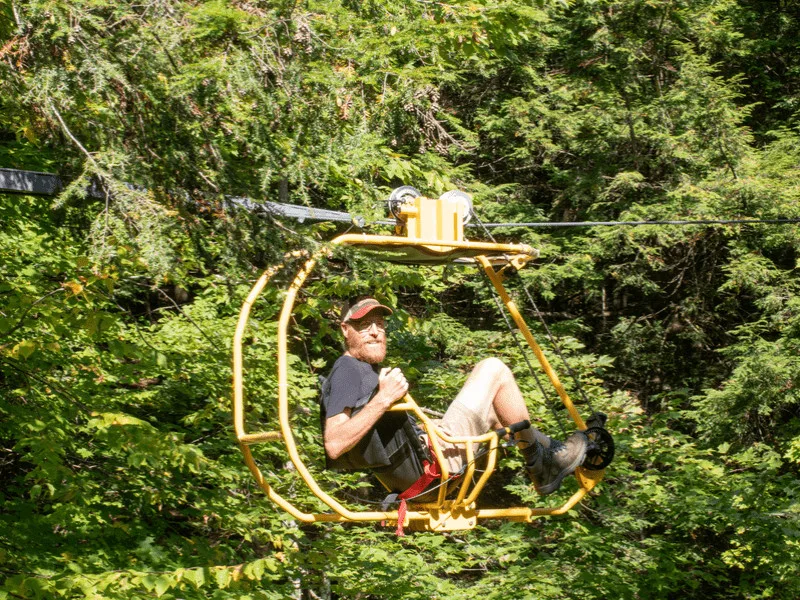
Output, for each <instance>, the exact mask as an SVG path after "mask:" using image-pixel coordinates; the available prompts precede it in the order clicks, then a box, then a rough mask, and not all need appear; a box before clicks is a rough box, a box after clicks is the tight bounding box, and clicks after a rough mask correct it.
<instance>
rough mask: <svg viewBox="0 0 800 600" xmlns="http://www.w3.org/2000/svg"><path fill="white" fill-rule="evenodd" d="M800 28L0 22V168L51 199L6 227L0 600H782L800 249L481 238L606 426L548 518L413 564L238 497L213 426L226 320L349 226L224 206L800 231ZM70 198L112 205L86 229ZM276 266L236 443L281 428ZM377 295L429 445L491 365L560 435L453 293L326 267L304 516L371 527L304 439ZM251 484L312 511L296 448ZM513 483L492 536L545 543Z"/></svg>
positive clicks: (294, 337) (655, 2) (355, 261)
mask: <svg viewBox="0 0 800 600" xmlns="http://www.w3.org/2000/svg"><path fill="white" fill-rule="evenodd" d="M795 13H796V10H795V9H794V8H793V7H792V6H791V3H774V2H764V1H762V0H682V1H680V2H674V1H668V0H646V1H645V0H636V1H626V2H621V1H619V0H591V1H590V0H581V1H573V2H564V1H540V2H536V3H527V4H526V3H519V2H512V1H511V0H479V1H477V2H472V3H458V2H457V3H451V4H443V3H437V2H411V3H398V2H394V3H393V2H387V1H385V0H374V1H371V2H350V1H340V0H310V1H309V2H306V3H300V4H296V3H275V2H233V1H224V0H213V1H208V2H205V1H200V2H185V1H182V0H165V1H162V2H155V3H150V4H146V5H143V4H141V3H132V2H107V1H103V0H33V1H30V2H24V3H23V2H18V1H16V0H5V1H2V2H0V167H9V168H22V169H31V170H41V171H50V172H54V171H57V172H59V173H60V174H61V175H63V176H64V177H65V178H66V179H67V180H68V182H69V185H68V186H67V188H66V189H65V190H64V192H62V193H61V194H60V195H59V196H58V197H57V198H56V199H55V201H51V200H49V199H42V198H31V197H27V196H11V195H0V600H2V599H5V598H54V597H55V598H58V597H64V598H82V597H87V598H126V599H127V598H151V597H159V598H209V597H210V598H220V599H222V598H254V599H255V598H287V597H293V598H313V597H322V598H393V597H398V598H399V597H403V598H456V597H458V598H462V597H463V598H500V597H507V596H508V595H509V594H510V593H512V594H515V595H518V596H521V597H531V598H598V599H600V598H631V599H634V598H675V597H687V598H786V599H790V598H796V597H798V595H800V588H799V587H798V578H797V577H796V565H797V563H798V561H800V547H798V543H797V540H798V539H799V538H800V526H799V525H798V523H799V522H800V521H799V520H798V515H800V508H798V497H799V496H800V488H798V475H799V474H800V473H799V465H800V421H798V416H799V415H800V413H798V409H799V407H800V398H798V395H797V392H796V389H797V381H798V377H799V376H800V375H799V374H800V363H798V359H797V355H798V350H800V349H799V348H798V342H797V340H798V339H800V321H798V312H799V311H798V309H799V308H800V307H799V306H798V300H797V297H798V291H799V290H798V283H797V276H796V270H797V266H798V256H799V255H800V236H799V235H798V229H797V227H796V225H780V226H767V225H737V226H725V225H707V226H705V225H704V226H692V227H681V228H679V227H659V228H655V227H639V228H602V227H594V228H590V229H577V228H573V229H566V230H549V229H533V228H523V227H515V228H511V227H506V228H497V229H494V230H493V231H492V234H493V235H494V236H495V237H496V238H497V239H498V240H500V241H506V240H508V241H515V242H524V243H529V244H532V245H534V246H536V247H538V248H540V249H541V252H542V255H541V259H540V260H539V261H538V262H536V263H534V264H532V265H530V266H529V267H528V268H526V269H525V270H523V271H522V272H521V273H520V274H519V277H517V278H514V279H511V280H509V281H508V287H509V290H510V293H511V294H512V295H513V297H514V299H515V301H517V303H518V305H519V306H520V307H521V309H522V310H523V311H524V313H525V314H526V316H528V317H530V319H529V322H530V324H531V326H532V329H533V331H534V334H535V335H536V337H537V339H539V340H541V341H542V345H543V346H544V352H545V354H546V356H547V358H548V360H550V362H551V363H552V364H553V366H554V367H555V368H556V370H557V371H558V372H559V374H560V375H561V378H562V380H563V381H564V384H565V386H566V387H567V389H568V391H569V392H570V394H571V395H572V396H573V397H574V398H575V399H576V401H577V402H578V405H579V408H580V410H581V411H582V412H586V411H588V405H587V402H586V400H587V399H588V401H589V403H591V405H592V406H593V407H594V408H595V409H599V410H603V411H605V412H607V413H608V414H609V415H610V420H609V428H610V430H611V431H612V432H613V433H614V436H615V440H616V443H617V458H616V459H615V461H614V463H613V464H612V465H611V467H610V468H609V469H608V473H607V477H606V479H605V480H604V481H603V482H602V483H601V485H600V486H598V488H597V490H596V492H594V493H593V494H592V496H591V498H589V499H587V500H585V501H584V502H583V504H582V505H581V506H580V507H579V508H577V509H575V510H573V511H572V512H571V513H570V514H569V515H567V516H565V517H560V518H548V519H542V520H539V521H537V522H534V523H531V524H519V523H501V522H494V521H487V522H485V523H482V524H481V526H480V527H479V528H478V529H476V530H474V531H466V532H459V533H452V534H442V535H438V534H437V535H434V534H413V535H409V536H407V537H405V538H402V539H398V538H396V537H395V536H394V534H393V532H392V530H391V529H389V528H381V527H379V526H378V525H371V524H367V525H359V524H339V525H315V526H310V525H302V526H301V525H299V524H298V523H296V522H294V521H293V520H292V519H291V517H290V516H289V515H287V514H285V513H283V512H282V511H281V510H280V509H278V508H277V507H276V506H275V505H273V504H271V503H269V502H268V501H267V499H266V498H264V495H263V494H262V493H261V492H260V490H259V489H258V488H257V487H256V486H255V484H254V483H253V482H252V481H251V479H250V476H249V473H248V472H247V469H246V467H245V466H244V464H243V463H242V460H241V454H240V453H239V451H238V449H237V448H236V447H235V444H234V442H233V433H232V426H231V415H230V399H229V398H230V389H229V388H230V378H231V371H230V366H229V365H230V351H229V348H230V345H231V340H232V336H233V332H234V328H235V324H236V320H237V316H238V311H239V307H240V305H241V303H242V302H243V300H244V298H245V297H246V295H247V293H248V291H249V289H250V287H251V285H252V284H253V282H254V281H255V279H256V278H257V277H258V275H259V273H260V271H261V270H262V269H263V268H264V267H265V266H267V265H275V264H277V263H280V262H281V261H282V260H283V258H282V257H283V255H284V253H285V252H287V251H290V250H297V249H306V250H313V249H317V248H318V247H319V246H320V244H321V243H322V242H323V241H324V240H327V239H330V238H331V237H332V236H333V235H335V234H336V233H338V232H341V231H343V230H344V227H347V226H344V227H342V226H340V225H332V224H319V225H309V224H297V223H292V222H288V221H279V220H277V219H275V218H273V217H271V216H265V215H259V214H256V213H251V212H248V211H246V210H241V209H237V208H233V207H231V206H230V204H229V203H227V202H226V201H225V196H229V195H244V196H249V197H251V198H255V199H260V198H266V199H270V200H276V201H288V202H293V203H297V204H305V205H308V206H314V207H321V208H323V207H324V208H334V209H346V210H349V211H351V212H353V213H356V214H359V215H362V216H364V217H365V218H366V219H367V221H368V222H373V221H375V220H376V219H381V218H384V210H383V204H382V200H383V199H384V198H385V197H386V196H387V194H388V192H389V190H390V189H391V188H393V187H395V186H396V185H399V184H410V185H414V186H415V187H418V188H419V189H420V190H421V191H422V192H423V193H427V194H430V195H433V196H435V195H438V194H439V193H441V192H443V191H446V190H448V189H452V188H462V189H466V190H468V191H470V192H471V193H473V195H474V200H475V207H476V211H477V213H478V216H479V217H480V219H481V220H482V221H484V222H528V221H548V220H555V221H561V220H581V219H587V220H610V219H621V220H647V219H674V218H688V219H723V220H724V219H734V218H768V219H769V218H786V217H793V218H796V217H798V216H800V213H799V211H798V207H799V206H800V202H799V201H800V186H799V185H798V175H797V164H798V160H800V135H798V132H797V129H796V126H797V122H796V120H797V110H798V107H797V94H796V90H797V87H798V73H800V71H798V64H800V61H798V53H797V48H796V46H797V45H796V43H795V41H796V40H795V38H796V30H797V15H796V14H795ZM92 182H94V183H95V185H96V186H97V188H96V189H99V190H101V192H104V193H105V196H106V197H104V198H103V199H100V200H91V199H87V198H86V197H85V193H84V192H85V188H86V186H87V185H89V184H90V183H92ZM128 184H133V186H129V185H128ZM368 228H369V230H370V231H384V230H383V229H382V228H381V227H380V226H377V225H370V226H368ZM467 231H468V233H467V235H468V236H469V237H471V238H476V239H477V238H483V237H485V235H484V233H485V232H482V231H481V230H479V229H472V228H468V230H467ZM297 265H298V263H297V262H296V261H295V262H292V261H289V265H288V268H287V269H286V270H285V271H284V272H282V273H280V274H279V275H277V276H276V277H275V278H274V280H273V282H272V283H271V284H270V286H269V287H268V288H267V289H266V290H265V292H264V293H263V295H262V296H261V298H260V299H259V301H258V302H257V303H256V305H255V306H254V307H253V315H252V319H251V322H250V325H249V327H248V330H247V332H246V335H245V344H244V347H245V378H246V394H247V399H248V407H249V410H248V413H247V417H246V418H247V422H248V426H249V427H250V428H252V429H253V430H255V429H256V428H257V429H259V430H262V429H263V430H270V429H274V428H275V422H276V417H277V415H276V407H275V402H274V398H275V396H276V393H277V382H276V364H275V363H276V358H275V334H276V325H275V319H276V316H277V311H278V310H279V307H280V305H281V302H282V300H283V293H284V291H283V290H285V289H286V287H287V286H288V284H289V282H290V280H291V277H292V276H293V272H294V270H295V268H296V267H297ZM526 288H527V289H528V290H530V292H531V296H528V295H527V294H526V293H525V289H526ZM367 290H371V291H374V293H376V294H377V295H378V296H379V297H381V298H383V299H385V300H386V301H387V302H390V303H391V304H392V305H393V306H396V307H397V310H396V311H395V315H394V316H393V317H392V318H391V319H390V321H389V329H390V336H391V339H392V346H391V348H390V355H389V358H388V361H389V362H391V363H392V364H396V365H399V366H401V367H402V368H403V370H404V371H405V372H406V374H407V375H408V376H409V379H410V380H411V382H412V385H413V390H412V392H413V394H414V397H415V398H417V399H418V400H419V401H420V402H421V403H423V405H425V406H427V407H430V408H433V409H438V410H442V409H443V408H444V407H445V406H446V405H447V403H448V402H449V401H450V399H452V397H453V395H454V394H455V393H456V392H457V390H458V389H459V387H460V385H461V384H462V382H463V380H464V378H465V377H466V376H467V374H468V372H469V369H470V368H471V366H472V365H474V364H475V363H476V362H477V361H479V360H480V359H482V358H486V357H489V356H497V357H500V358H502V359H503V360H505V361H506V362H507V363H508V364H510V365H511V366H512V368H513V370H514V372H515V374H516V375H517V377H518V379H519V382H520V385H521V387H522V389H523V391H524V393H525V395H526V399H527V401H528V405H529V408H530V411H531V415H532V418H533V419H534V421H535V422H536V424H537V426H538V427H541V428H542V429H543V430H545V431H547V432H548V433H552V434H554V435H560V425H561V424H563V423H564V419H563V413H559V412H558V411H556V413H555V414H553V413H552V412H551V410H550V408H551V407H552V405H558V402H557V398H556V397H555V394H554V393H553V391H552V390H550V389H549V387H548V386H544V387H543V388H541V387H540V386H539V385H538V384H537V382H536V380H535V378H534V377H533V376H532V375H531V374H530V373H529V371H528V369H527V367H526V365H525V361H524V358H523V354H522V352H521V351H520V350H519V348H518V347H517V346H516V345H515V344H514V342H513V338H512V337H511V335H510V334H509V333H508V331H507V329H506V325H505V322H504V320H503V319H502V317H500V316H499V315H498V313H497V311H496V305H495V302H494V300H493V299H492V296H491V294H490V293H489V291H488V289H487V286H486V282H485V281H483V280H481V278H479V277H477V276H476V275H475V271H474V270H473V269H471V268H466V267H461V266H458V267H455V266H453V267H447V268H443V267H436V268H425V269H417V268H410V267H397V266H391V265H387V264H386V263H382V262H379V261H377V260H375V258H374V257H365V256H363V255H356V254H355V253H353V252H348V251H346V250H341V251H337V252H336V253H334V255H333V256H331V257H328V258H326V259H325V260H323V261H321V264H320V265H319V268H318V270H317V271H315V272H314V274H312V277H311V278H310V281H309V282H308V284H307V286H306V287H304V288H303V291H302V293H301V294H300V297H299V299H298V305H297V310H296V312H295V319H294V321H293V323H292V327H291V331H290V357H289V362H290V367H291V394H290V403H291V407H292V415H291V419H292V422H293V424H294V425H295V426H296V427H295V429H296V437H297V441H298V444H299V445H300V447H301V453H302V455H303V457H304V459H306V460H307V462H308V463H309V465H310V468H311V469H312V471H313V472H314V473H315V475H316V476H317V478H318V480H319V481H320V482H321V485H323V487H325V488H326V489H328V490H330V491H331V492H332V493H334V494H335V495H337V497H341V498H342V501H343V502H345V503H354V504H360V503H365V501H366V500H368V499H370V498H371V497H372V496H375V495H379V491H375V490H374V488H373V486H372V483H371V481H370V480H369V479H367V478H363V477H360V476H358V475H353V476H339V475H335V474H331V473H327V472H324V471H322V450H321V447H320V445H319V440H318V429H317V412H316V410H317V409H316V395H317V380H316V376H317V375H318V374H321V373H324V372H325V371H326V369H327V367H328V366H329V365H330V364H331V363H332V361H333V360H335V358H336V356H337V355H338V353H339V351H340V339H339V335H338V328H337V326H336V323H335V319H336V315H337V314H338V303H339V301H340V300H341V299H342V298H346V297H348V296H350V295H352V294H355V293H363V292H364V291H367ZM532 301H534V302H535V303H536V307H534V305H533V304H532ZM537 309H538V311H539V312H541V313H542V314H543V315H544V317H545V321H546V322H547V324H548V327H549V329H550V330H551V331H552V332H553V333H554V334H555V335H556V336H557V338H558V342H559V344H558V346H559V348H560V352H561V354H560V355H559V354H558V353H557V352H556V351H555V347H554V345H553V344H552V343H550V342H548V341H547V335H546V332H545V330H544V327H543V326H541V325H540V324H538V323H537V319H536V312H537ZM562 356H563V359H564V361H565V362H562V360H561V357H562ZM565 363H566V364H565ZM567 366H568V367H569V369H567V368H566V367H567ZM568 371H571V372H572V373H573V374H574V375H575V376H576V377H575V378H573V377H571V376H569V374H568ZM540 378H541V379H542V380H543V381H544V378H542V377H541V376H540ZM578 381H579V382H580V383H581V388H582V389H583V391H584V392H585V394H586V399H584V397H583V395H582V394H581V393H580V390H579V386H578V384H577V382H578ZM254 449H255V453H256V458H257V460H258V462H259V464H260V466H261V468H262V471H263V472H264V473H265V475H266V476H268V478H269V479H270V481H271V482H272V483H274V485H275V487H276V489H277V491H278V492H279V493H281V494H282V495H284V496H286V497H290V498H291V499H292V500H293V501H294V502H296V503H297V504H298V505H300V506H303V507H307V508H309V509H313V510H323V509H324V507H321V506H320V505H319V502H318V501H317V500H316V499H315V498H314V497H313V495H312V494H311V493H310V492H309V491H308V490H307V489H305V487H304V486H302V485H301V481H300V479H299V477H298V475H297V473H296V472H294V471H293V470H292V469H291V468H290V467H289V466H288V464H289V461H288V456H287V453H286V451H285V449H284V448H283V447H282V446H280V445H277V444H263V445H260V446H258V447H254ZM518 467H519V459H518V458H517V457H516V456H515V454H514V453H513V452H509V453H508V455H507V456H506V457H505V458H504V459H503V460H502V464H501V467H500V469H499V471H498V473H497V474H496V475H495V478H494V481H493V482H492V486H493V487H492V488H491V489H489V490H487V494H486V498H483V499H481V501H482V502H487V503H498V502H499V503H501V504H502V505H508V504H509V503H511V502H513V503H517V502H524V503H526V504H532V505H533V504H536V505H539V504H540V503H541V502H542V501H543V500H542V499H540V498H538V497H536V496H535V494H533V493H532V492H531V490H530V489H529V487H528V486H527V484H526V482H524V481H523V478H522V477H521V475H520V473H519V468H518ZM575 485H576V484H575V482H574V481H568V482H566V483H565V487H564V490H563V491H562V492H559V494H557V495H558V496H559V498H556V499H554V500H550V499H546V500H545V501H546V502H551V501H552V502H557V501H559V500H560V498H561V496H562V495H563V494H568V493H569V492H570V491H572V490H574V489H575ZM353 498H357V500H355V499H353ZM364 505H366V504H364Z"/></svg>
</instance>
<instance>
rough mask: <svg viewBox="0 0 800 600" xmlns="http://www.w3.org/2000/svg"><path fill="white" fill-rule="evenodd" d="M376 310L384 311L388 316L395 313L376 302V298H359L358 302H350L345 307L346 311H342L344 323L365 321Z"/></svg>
mask: <svg viewBox="0 0 800 600" xmlns="http://www.w3.org/2000/svg"><path fill="white" fill-rule="evenodd" d="M376 309H380V310H382V311H383V313H384V314H386V315H390V314H392V312H393V311H392V309H391V308H389V307H388V306H384V305H383V304H381V303H380V302H378V301H377V300H375V298H359V299H357V300H353V301H351V302H348V303H347V304H346V305H345V307H344V310H343V311H342V323H347V322H348V321H358V320H359V319H363V318H364V317H366V316H367V315H368V314H369V313H371V312H372V311H373V310H376Z"/></svg>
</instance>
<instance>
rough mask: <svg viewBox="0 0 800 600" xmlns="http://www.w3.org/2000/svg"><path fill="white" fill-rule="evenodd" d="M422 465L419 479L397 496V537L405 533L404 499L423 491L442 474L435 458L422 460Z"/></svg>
mask: <svg viewBox="0 0 800 600" xmlns="http://www.w3.org/2000/svg"><path fill="white" fill-rule="evenodd" d="M422 466H423V469H422V475H420V477H419V479H417V480H416V481H415V482H414V483H412V484H411V487H409V488H408V489H407V490H406V491H405V492H403V493H402V494H400V495H399V496H398V498H400V506H399V507H398V509H397V531H396V533H397V535H398V536H399V537H403V536H404V535H405V532H404V531H403V521H405V520H406V508H407V503H406V500H407V499H408V498H413V497H414V496H416V495H418V494H421V493H422V492H424V491H425V488H427V487H428V486H429V485H430V484H431V483H433V482H434V481H435V480H436V479H439V478H440V477H441V476H442V470H441V468H439V463H438V462H437V461H436V460H434V461H433V462H429V461H427V460H424V461H422Z"/></svg>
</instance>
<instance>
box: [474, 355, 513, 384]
mask: <svg viewBox="0 0 800 600" xmlns="http://www.w3.org/2000/svg"><path fill="white" fill-rule="evenodd" d="M473 373H477V374H480V375H482V376H487V377H491V378H492V379H501V378H506V377H512V378H513V374H512V373H511V369H509V368H508V366H507V365H506V363H504V362H503V361H502V360H500V359H499V358H495V357H491V358H484V359H483V360H482V361H480V362H479V363H478V364H477V365H475V368H474V369H473Z"/></svg>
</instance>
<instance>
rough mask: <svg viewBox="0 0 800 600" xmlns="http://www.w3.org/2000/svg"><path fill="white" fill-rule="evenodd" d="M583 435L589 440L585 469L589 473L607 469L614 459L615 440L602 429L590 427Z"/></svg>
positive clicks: (584, 460) (584, 461)
mask: <svg viewBox="0 0 800 600" xmlns="http://www.w3.org/2000/svg"><path fill="white" fill-rule="evenodd" d="M583 434H584V435H585V436H586V437H587V438H588V439H589V446H588V448H587V449H586V458H584V459H583V468H584V469H588V470H589V471H601V470H602V469H605V468H606V467H607V466H608V465H610V464H611V461H612V459H613V458H614V438H612V437H611V434H610V433H608V431H606V430H605V429H603V428H602V427H590V428H589V429H587V430H585V431H584V432H583Z"/></svg>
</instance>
